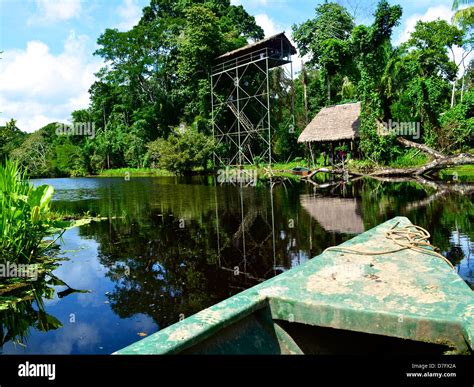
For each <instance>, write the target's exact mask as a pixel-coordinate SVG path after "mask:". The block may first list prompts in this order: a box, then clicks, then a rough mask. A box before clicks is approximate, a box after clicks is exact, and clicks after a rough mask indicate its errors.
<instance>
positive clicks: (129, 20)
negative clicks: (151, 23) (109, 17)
mask: <svg viewBox="0 0 474 387" xmlns="http://www.w3.org/2000/svg"><path fill="white" fill-rule="evenodd" d="M117 14H118V15H119V16H120V18H121V21H120V23H119V24H118V25H117V28H118V29H119V30H122V31H128V30H130V29H131V28H132V27H133V26H134V25H136V24H137V23H138V21H139V20H140V18H141V15H142V9H141V8H140V6H139V5H138V4H137V3H136V0H123V3H122V5H120V6H119V7H118V8H117Z"/></svg>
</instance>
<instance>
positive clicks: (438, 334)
mask: <svg viewBox="0 0 474 387" xmlns="http://www.w3.org/2000/svg"><path fill="white" fill-rule="evenodd" d="M396 224H398V226H399V227H403V226H406V225H410V224H411V223H410V221H409V220H408V219H407V218H404V217H397V218H394V219H392V220H390V221H387V222H385V223H383V224H381V225H379V226H378V227H375V228H374V229H372V230H369V231H367V232H365V233H363V234H361V235H359V236H357V237H355V238H353V239H351V240H350V241H348V242H346V243H344V244H343V246H347V247H353V248H354V247H355V248H358V249H363V250H370V251H384V250H391V249H393V248H394V245H393V242H392V241H390V240H389V239H387V238H386V237H385V233H386V231H388V230H389V229H391V228H392V227H393V226H394V225H396ZM258 315H259V316H260V322H259V323H258V322H257V321H258V317H255V316H258ZM261 316H271V320H283V321H289V322H291V323H301V324H306V325H311V326H319V327H329V328H335V329H342V330H346V331H354V332H363V333H368V334H372V335H382V336H388V337H395V338H400V339H407V340H414V341H420V342H425V343H434V344H440V345H446V346H448V347H450V348H452V350H453V353H466V352H468V351H472V349H473V343H474V298H473V292H472V290H471V289H470V288H469V287H468V286H467V284H466V283H465V282H464V281H463V280H462V279H461V278H460V277H459V276H458V275H457V273H456V272H455V271H453V270H452V269H451V268H450V267H449V266H448V265H447V264H446V262H444V261H443V260H441V259H440V258H437V257H435V256H433V255H429V254H423V253H419V252H415V251H412V250H405V251H402V252H398V253H392V254H385V255H376V256H367V255H354V254H347V253H340V252H336V251H328V252H325V253H323V254H321V255H319V256H318V257H316V258H314V259H312V260H311V261H309V262H307V263H306V264H304V265H301V266H299V267H297V268H295V269H292V270H290V271H288V272H286V273H284V274H281V275H279V276H277V277H275V278H273V279H270V280H268V281H266V282H264V283H262V284H260V285H257V286H255V287H253V288H251V289H248V290H246V291H244V292H242V293H240V294H237V295H236V296H234V297H231V298H229V299H227V300H225V301H223V302H221V303H219V304H217V305H214V306H212V307H210V308H208V309H205V310H203V311H201V312H199V313H197V314H195V315H194V316H191V317H189V318H187V319H185V320H183V321H181V322H179V323H177V324H174V325H172V326H170V327H168V328H166V329H164V330H162V331H160V332H157V333H155V334H153V335H151V336H149V337H147V338H145V339H143V340H140V341H138V342H137V343H134V344H132V345H130V346H128V347H126V348H124V349H122V350H120V351H118V352H116V354H171V353H182V352H187V353H193V352H199V351H194V349H197V348H199V347H200V348H205V346H204V345H205V344H206V345H208V346H207V347H206V348H207V353H234V352H236V353H253V352H255V353H282V352H285V351H284V350H283V349H282V348H283V347H285V345H286V347H285V348H290V349H291V350H290V352H298V348H297V347H295V345H296V344H294V342H292V340H291V337H290V338H288V337H287V335H286V334H285V333H286V332H284V331H283V332H282V330H281V327H279V326H276V325H274V326H273V327H272V324H271V323H270V324H269V323H268V321H267V323H262V322H261V321H263V320H262V319H261ZM249 321H251V322H249ZM249 324H250V325H249ZM244 326H245V328H244ZM229 332H232V334H233V335H234V337H233V345H232V346H225V345H220V344H219V341H228V340H229V338H228V334H229ZM248 332H251V333H248ZM259 332H260V333H259ZM224 337H225V339H224ZM255 337H260V338H261V341H262V342H261V343H260V344H259V345H260V347H259V345H255V342H254V341H255V340H257V339H256V338H255ZM220 338H221V339H222V340H220ZM249 340H250V341H251V342H250V343H249ZM257 341H258V340H257ZM272 341H275V342H272ZM284 341H286V343H285V342H284ZM209 343H214V344H212V345H210V344H209ZM239 343H241V345H242V346H241V349H242V350H241V351H240V350H239V351H237V350H235V351H234V350H233V348H239V345H240V344H239ZM258 348H266V350H261V351H260V350H259V349H258Z"/></svg>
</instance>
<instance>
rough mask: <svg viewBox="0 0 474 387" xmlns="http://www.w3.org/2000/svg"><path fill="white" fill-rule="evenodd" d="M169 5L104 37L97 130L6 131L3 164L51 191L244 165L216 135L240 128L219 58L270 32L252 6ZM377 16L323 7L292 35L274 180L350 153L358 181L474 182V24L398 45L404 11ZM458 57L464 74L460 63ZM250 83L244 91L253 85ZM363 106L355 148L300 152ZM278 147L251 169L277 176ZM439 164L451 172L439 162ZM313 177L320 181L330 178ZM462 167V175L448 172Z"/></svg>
mask: <svg viewBox="0 0 474 387" xmlns="http://www.w3.org/2000/svg"><path fill="white" fill-rule="evenodd" d="M158 3H160V4H161V2H158ZM171 3H172V4H171ZM171 3H170V4H168V5H167V6H166V7H164V8H163V9H161V6H160V7H154V6H152V5H150V6H146V7H144V9H143V15H142V17H141V19H140V21H139V22H138V23H137V25H136V26H134V27H132V28H131V29H130V30H127V31H119V30H117V29H106V30H105V31H104V32H103V33H102V34H101V35H100V37H99V38H98V40H97V47H98V49H97V51H96V52H95V53H94V55H96V56H97V57H99V58H100V59H101V60H102V61H103V62H104V63H107V64H108V65H107V66H105V67H103V68H102V69H101V70H100V71H99V72H98V73H97V74H96V75H97V78H96V81H95V82H94V83H93V84H92V86H91V87H90V89H89V95H90V99H89V104H88V105H87V106H84V108H83V109H80V110H76V111H73V112H71V117H70V121H71V125H70V126H71V127H75V126H77V127H81V128H82V127H86V128H87V131H76V130H74V131H70V130H69V129H68V130H66V126H65V124H64V123H58V122H52V123H49V124H48V125H46V126H44V127H42V128H18V126H17V122H16V121H15V119H13V118H12V119H11V120H10V121H8V122H6V124H4V126H0V161H2V162H3V160H5V159H12V160H16V161H17V162H18V163H19V164H20V165H21V166H22V167H24V168H25V169H26V170H27V171H28V175H29V176H30V177H38V178H42V177H64V176H70V177H80V176H101V177H115V176H117V177H119V176H125V177H141V176H175V175H189V174H206V173H207V174H208V173H213V172H214V173H215V172H218V171H217V170H216V169H218V168H217V167H216V168H214V167H213V166H212V160H213V154H214V152H217V153H218V155H219V159H221V160H224V161H225V162H227V161H230V160H235V159H236V153H235V152H236V150H235V146H237V144H236V143H235V144H234V145H235V146H234V145H232V142H226V141H223V140H222V139H219V136H214V134H215V133H216V132H215V131H216V127H217V126H218V127H219V128H228V129H230V128H232V127H233V125H234V121H235V118H236V116H235V112H233V110H232V107H231V106H230V105H229V104H227V105H228V106H226V107H225V109H224V111H223V112H222V114H219V115H218V121H219V122H215V121H214V120H215V119H216V118H215V117H216V116H215V115H213V114H212V112H213V108H212V103H211V100H212V98H211V93H212V92H211V90H212V88H211V74H212V69H213V66H214V65H215V64H216V62H215V60H216V58H217V57H219V56H221V55H223V54H225V53H228V52H232V51H234V50H236V49H240V48H242V47H244V46H246V45H248V43H249V41H252V42H258V41H261V40H263V39H264V38H265V33H264V30H263V29H262V28H261V26H259V25H258V23H257V20H256V19H255V17H253V16H252V15H251V14H249V13H248V12H247V10H246V9H245V7H243V6H235V5H232V4H231V3H229V2H225V3H221V2H215V1H213V0H210V1H206V2H202V1H186V2H171ZM456 4H457V3H456V2H455V4H454V7H455V8H456V7H459V4H457V5H456ZM471 8H472V7H471ZM471 8H468V9H471ZM463 11H465V10H463ZM371 14H372V16H373V17H372V19H371V21H370V22H368V23H367V24H357V21H356V20H355V19H354V17H353V15H351V12H350V11H349V10H348V9H347V8H346V7H344V6H342V5H340V4H338V3H336V2H325V3H323V4H319V5H316V6H315V12H314V14H313V15H310V16H309V18H308V20H307V21H305V22H303V23H301V24H295V25H294V26H293V27H292V31H291V38H292V41H293V42H294V43H295V46H297V47H295V48H297V49H298V50H299V52H300V55H301V56H303V57H304V58H305V60H306V63H304V66H303V67H302V69H301V71H299V72H298V73H297V74H296V76H295V77H294V78H292V77H289V76H288V74H286V72H285V71H284V69H283V68H281V67H277V68H273V69H271V70H270V72H269V78H270V79H271V88H270V89H271V90H270V91H269V92H268V96H269V98H268V104H269V106H268V109H269V112H268V114H269V116H270V117H271V125H270V127H271V128H270V129H271V131H272V138H271V140H270V141H271V146H272V147H271V148H272V149H271V154H272V157H273V159H274V160H275V161H276V162H277V164H275V166H274V167H273V168H272V169H273V170H274V171H275V172H274V173H275V174H277V175H281V176H283V177H284V176H286V177H289V175H291V172H288V170H289V169H291V168H292V167H293V165H295V166H299V167H308V165H306V160H312V159H313V157H314V156H315V155H316V156H317V157H320V155H321V154H323V153H325V154H326V155H328V154H329V153H330V152H331V150H333V151H335V152H336V154H340V153H342V154H349V153H351V154H352V155H353V156H354V161H351V162H350V164H349V172H353V173H357V174H372V175H373V174H377V175H380V176H382V175H384V176H385V175H387V173H386V172H385V169H387V171H388V169H395V171H391V172H390V173H389V174H390V175H391V176H400V175H404V176H408V175H410V174H412V175H416V176H421V175H426V174H425V173H423V172H424V169H423V168H424V165H426V168H429V169H430V172H431V171H432V170H433V168H434V169H435V170H438V169H439V170H440V171H439V172H437V173H438V176H439V178H440V179H448V180H449V179H451V177H457V178H459V181H472V175H473V173H472V166H470V167H462V168H461V167H460V168H459V169H458V168H457V166H456V164H458V163H464V164H465V163H466V162H467V161H468V159H470V160H472V157H474V156H472V153H473V148H474V143H473V140H474V87H473V85H474V60H470V59H469V54H470V53H472V52H473V50H474V28H473V26H474V20H473V18H472V12H467V13H466V12H465V13H464V14H465V15H466V17H461V18H457V19H456V20H453V21H445V20H440V19H438V20H433V21H422V20H419V21H417V23H416V24H415V25H414V28H413V31H412V32H411V34H410V35H409V36H407V37H406V39H405V41H403V42H401V43H400V44H394V36H393V31H394V29H396V28H397V26H399V25H400V23H401V21H402V20H403V19H402V18H403V9H402V7H401V6H400V5H397V4H390V3H389V2H388V1H386V0H380V1H379V2H378V3H377V4H375V3H374V4H373V6H372V7H371ZM469 15H471V16H469ZM149 42H154V43H153V44H149ZM454 51H456V52H459V53H460V55H461V58H464V59H465V62H466V63H464V62H463V63H462V64H461V62H459V60H457V61H454V60H453V58H452V57H451V53H452V52H454ZM461 58H458V59H461ZM463 70H464V71H463ZM257 78H258V77H257ZM257 78H256V79H255V81H256V82H257V81H259V79H257ZM242 82H243V85H242V87H244V88H245V87H251V85H252V82H253V81H252V79H250V78H249V79H246V78H245V79H242ZM257 83H258V82H257ZM258 84H259V83H258ZM226 87H227V86H225V85H222V90H221V89H215V90H214V94H216V93H217V94H218V95H216V96H215V97H216V98H217V99H219V100H222V101H227V100H228V99H229V95H228V92H227V91H226ZM354 102H358V103H360V112H359V113H358V114H359V124H358V129H357V130H358V133H357V137H354V138H356V140H354V141H353V143H352V144H349V142H348V141H347V139H346V140H344V138H345V137H341V138H335V139H334V141H332V142H331V144H330V143H329V142H327V141H326V142H317V143H316V142H313V143H311V144H312V145H311V146H310V147H309V149H308V147H307V144H302V143H301V142H299V140H300V136H301V134H302V133H303V132H304V130H305V128H307V127H308V124H309V123H310V122H311V120H312V119H313V117H315V116H316V115H317V114H318V113H319V112H321V111H322V110H323V109H325V108H327V107H330V106H334V105H345V104H348V103H354ZM245 114H246V115H247V116H248V117H247V118H248V119H250V120H251V121H252V122H253V121H255V122H259V120H260V119H261V117H259V114H260V113H258V112H257V111H256V109H255V108H254V109H251V108H250V107H249V108H248V109H247V110H246V111H245ZM338 120H342V117H339V118H338ZM381 125H382V126H383V128H384V130H382V132H383V133H381V132H380V129H381ZM331 127H337V123H336V125H335V126H334V125H333V126H331ZM404 128H405V129H406V128H411V129H416V130H415V132H412V131H405V130H404ZM22 129H23V130H24V129H29V130H32V129H38V130H36V131H35V132H33V133H25V132H24V131H23V130H22ZM224 130H225V129H224ZM217 133H218V132H217ZM400 136H405V138H404V141H405V143H404V142H403V141H400V139H401V137H400ZM245 141H247V140H245ZM265 141H267V140H265ZM315 141H316V140H315ZM408 142H410V143H411V145H410V146H408V147H407V145H406V143H408ZM267 146H268V141H267V142H263V139H260V138H259V137H252V140H250V139H249V140H248V141H247V142H246V143H245V147H244V148H245V149H243V150H242V149H240V150H239V152H245V158H244V159H242V160H246V161H247V162H249V163H250V162H252V163H253V164H254V166H253V167H250V168H251V169H257V170H258V169H262V172H265V171H264V168H263V165H264V164H266V162H264V159H263V157H265V153H263V150H265V149H267ZM247 148H248V149H247ZM423 148H424V149H425V150H426V149H428V148H429V149H431V151H428V152H426V151H423ZM247 153H248V154H247ZM469 153H470V154H469ZM440 154H442V155H443V158H444V160H437V158H439V155H440ZM461 155H465V156H461ZM457 156H459V157H457ZM290 160H299V161H298V162H296V163H295V164H294V163H293V162H289V161H290ZM231 163H232V162H231ZM430 163H434V164H435V165H431V164H430ZM437 163H438V165H436V164H437ZM314 164H315V165H311V169H314V168H317V167H322V163H321V162H316V163H314ZM326 164H328V163H326ZM451 164H454V165H455V166H456V169H454V170H452V169H449V170H443V169H444V167H451V166H452V165H451ZM471 164H472V162H471ZM259 166H262V167H259ZM244 168H247V167H244ZM337 168H339V167H337ZM410 169H413V171H412V172H411V171H410ZM432 176H433V175H432ZM450 176H451V177H450Z"/></svg>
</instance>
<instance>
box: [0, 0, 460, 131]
mask: <svg viewBox="0 0 474 387" xmlns="http://www.w3.org/2000/svg"><path fill="white" fill-rule="evenodd" d="M389 1H390V2H391V3H392V4H395V3H398V4H400V5H402V7H403V11H404V12H403V18H402V22H401V25H400V27H398V28H397V29H396V31H395V33H394V36H393V41H394V43H395V44H397V43H400V42H401V41H404V40H406V38H407V37H408V36H409V33H410V31H411V30H412V29H413V27H414V25H415V24H416V21H417V20H419V19H421V20H425V21H426V20H434V19H436V18H442V19H445V20H450V18H451V15H452V11H451V4H452V0H416V1H414V0H400V1H395V0H389ZM148 2H149V0H0V51H3V54H2V55H1V56H2V60H0V112H1V113H0V124H3V123H4V122H5V121H7V120H9V119H10V118H15V119H16V120H17V121H18V126H19V127H20V129H22V130H25V131H28V132H31V131H34V130H36V129H38V128H40V127H42V126H43V125H46V124H47V123H49V122H54V121H60V122H67V121H68V119H69V117H70V113H71V112H72V111H73V110H76V109H81V108H86V107H87V105H88V93H87V91H88V89H89V87H90V85H91V84H92V83H93V82H94V73H96V72H97V71H98V70H99V69H100V67H101V66H102V62H101V60H100V58H98V57H95V56H93V55H92V53H93V52H94V50H95V49H96V48H97V46H96V41H97V38H98V37H99V35H100V34H101V33H102V32H103V31H104V30H105V29H106V28H118V29H120V30H127V29H129V28H131V27H132V26H133V25H134V24H135V23H136V22H137V21H138V20H139V18H140V16H141V9H142V8H143V7H144V6H145V5H147V4H148ZM322 2H323V1H322V0H318V1H316V0H232V3H233V4H242V5H243V6H244V7H245V8H246V9H247V11H248V12H249V13H250V14H252V15H254V16H255V17H256V19H257V22H258V23H259V24H260V25H261V26H262V27H263V28H264V30H265V32H266V34H267V35H271V34H273V33H277V32H280V31H283V30H285V31H286V32H287V33H290V32H291V26H292V25H293V24H295V23H296V24H298V23H302V22H304V21H306V20H307V19H308V18H311V17H312V16H313V15H314V8H315V7H316V5H318V4H320V3H322ZM339 2H340V3H341V4H343V5H346V6H347V7H348V9H349V10H350V11H351V12H354V13H355V16H356V20H357V22H358V23H370V21H371V16H370V15H371V14H372V12H373V10H374V8H375V6H376V4H377V1H376V0H339ZM354 5H357V6H358V7H357V9H354ZM295 61H296V62H297V63H299V62H300V60H298V59H297V58H295ZM295 67H296V68H298V65H297V66H295Z"/></svg>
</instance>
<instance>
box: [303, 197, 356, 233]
mask: <svg viewBox="0 0 474 387" xmlns="http://www.w3.org/2000/svg"><path fill="white" fill-rule="evenodd" d="M300 201H301V206H302V207H303V208H304V209H305V210H306V211H307V212H308V213H309V214H310V215H311V217H312V218H313V219H315V220H316V221H317V222H318V223H319V224H320V226H321V227H322V228H324V229H325V230H326V231H333V232H338V233H342V234H361V233H363V232H364V231H365V228H364V222H363V221H362V217H361V215H360V213H359V210H358V208H359V204H358V202H357V200H356V199H345V198H326V197H315V196H311V195H302V196H301V199H300Z"/></svg>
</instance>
